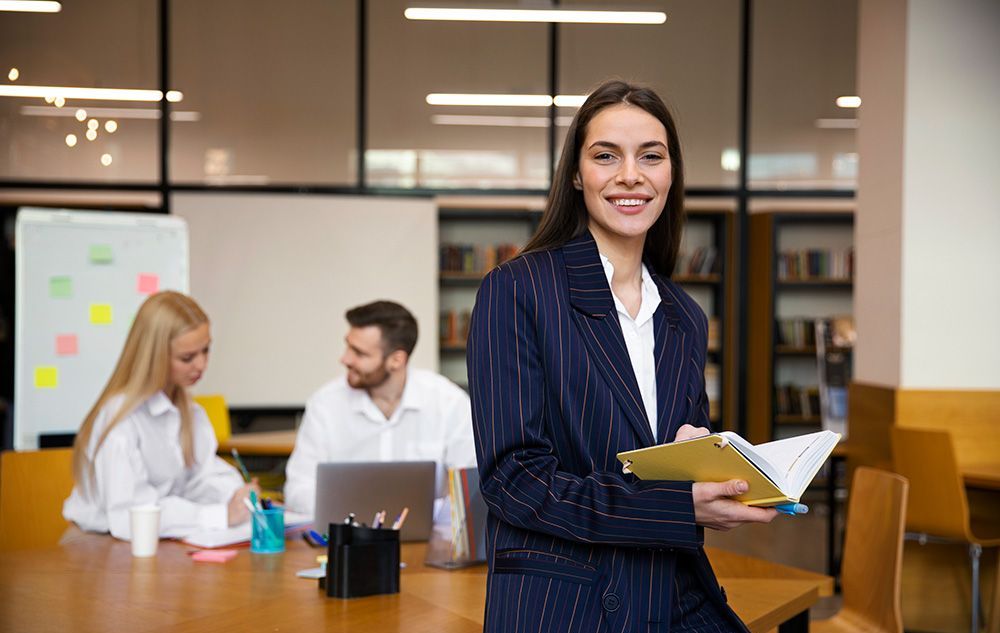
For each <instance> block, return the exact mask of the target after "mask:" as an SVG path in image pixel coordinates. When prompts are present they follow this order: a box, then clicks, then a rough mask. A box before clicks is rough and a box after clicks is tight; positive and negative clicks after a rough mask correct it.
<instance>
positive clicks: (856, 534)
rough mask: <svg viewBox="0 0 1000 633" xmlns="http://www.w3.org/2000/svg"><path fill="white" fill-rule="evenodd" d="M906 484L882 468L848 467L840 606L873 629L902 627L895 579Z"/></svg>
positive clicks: (899, 631) (899, 564)
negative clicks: (850, 476)
mask: <svg viewBox="0 0 1000 633" xmlns="http://www.w3.org/2000/svg"><path fill="white" fill-rule="evenodd" d="M908 487H909V486H908V484H907V482H906V479H904V478H903V477H900V476H899V475H896V474H893V473H890V472H886V471H884V470H877V469H875V468H868V467H860V468H858V469H856V470H855V471H854V481H853V483H852V484H851V499H850V502H849V503H848V508H847V528H846V535H845V539H844V561H843V566H842V567H841V576H840V578H841V586H842V587H843V593H844V606H843V610H844V611H846V612H848V613H849V614H850V617H851V618H852V619H855V620H857V619H859V618H860V619H862V620H863V621H865V622H866V623H867V624H868V625H869V626H872V627H874V628H873V630H876V631H887V632H892V633H902V631H903V612H902V607H901V604H900V582H901V573H902V564H903V525H904V517H905V516H906V499H907V489H908ZM866 628H867V627H866Z"/></svg>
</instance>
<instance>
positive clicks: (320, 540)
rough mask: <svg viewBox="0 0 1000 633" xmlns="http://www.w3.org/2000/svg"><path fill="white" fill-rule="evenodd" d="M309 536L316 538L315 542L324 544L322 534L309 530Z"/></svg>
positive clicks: (324, 540)
mask: <svg viewBox="0 0 1000 633" xmlns="http://www.w3.org/2000/svg"><path fill="white" fill-rule="evenodd" d="M309 536H311V537H313V538H314V539H316V542H317V543H319V544H320V545H326V539H325V538H323V535H322V534H320V533H319V532H317V531H316V530H309Z"/></svg>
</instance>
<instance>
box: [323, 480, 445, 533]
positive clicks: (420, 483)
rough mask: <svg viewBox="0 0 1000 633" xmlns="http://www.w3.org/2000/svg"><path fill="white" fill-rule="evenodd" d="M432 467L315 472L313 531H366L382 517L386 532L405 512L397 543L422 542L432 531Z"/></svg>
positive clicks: (433, 486)
mask: <svg viewBox="0 0 1000 633" xmlns="http://www.w3.org/2000/svg"><path fill="white" fill-rule="evenodd" d="M436 468H437V465H436V464H435V462H432V461H426V462H329V463H323V464H319V465H318V466H317V467H316V519H315V526H316V529H317V530H319V531H321V532H325V531H326V529H327V527H328V526H329V524H330V523H343V522H344V519H345V518H346V517H347V516H348V515H349V514H350V513H352V512H353V513H354V515H355V521H357V522H359V523H364V524H366V525H369V526H370V525H371V524H372V520H373V518H374V517H375V513H376V512H380V511H381V510H385V511H386V520H385V526H384V527H386V528H390V527H392V524H393V522H394V521H395V520H396V518H397V517H398V516H399V513H400V512H402V510H403V508H409V512H408V513H407V516H406V521H405V522H404V523H403V527H402V529H401V530H400V534H399V539H400V540H401V541H426V540H427V539H429V538H430V536H431V531H432V530H433V528H434V493H435V471H436Z"/></svg>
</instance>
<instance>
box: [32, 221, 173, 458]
mask: <svg viewBox="0 0 1000 633" xmlns="http://www.w3.org/2000/svg"><path fill="white" fill-rule="evenodd" d="M15 236H16V240H17V242H16V252H17V254H16V270H17V272H16V289H15V314H16V320H17V324H16V331H15V337H14V340H15V344H14V358H15V360H14V448H15V449H17V450H29V449H34V448H37V447H38V436H39V434H43V433H75V432H76V431H77V429H78V428H79V427H80V424H81V423H82V422H83V418H84V416H86V414H87V411H89V410H90V407H91V406H93V404H94V402H95V401H96V400H97V397H98V395H100V392H101V390H102V389H103V388H104V385H105V384H106V383H107V380H108V378H109V377H110V376H111V371H112V370H113V369H114V365H115V363H116V362H117V360H118V355H119V354H120V353H121V348H122V346H123V345H124V343H125V337H126V335H127V334H128V330H129V327H130V326H131V324H132V320H133V319H134V318H135V313H136V312H137V311H138V309H139V306H140V305H141V304H142V302H143V301H144V300H145V299H146V297H147V296H148V295H149V294H152V293H153V292H156V291H157V290H178V291H180V292H185V293H186V292H188V235H187V225H186V224H185V222H184V220H183V219H181V218H177V217H172V216H166V215H153V214H139V213H117V212H92V211H91V212H84V211H73V210H68V209H62V210H46V209H28V208H25V209H21V210H20V212H19V213H18V215H17V224H16V229H15Z"/></svg>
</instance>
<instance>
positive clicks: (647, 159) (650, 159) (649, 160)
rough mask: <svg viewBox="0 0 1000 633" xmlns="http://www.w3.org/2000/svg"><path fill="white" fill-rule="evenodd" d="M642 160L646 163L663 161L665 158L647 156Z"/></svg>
mask: <svg viewBox="0 0 1000 633" xmlns="http://www.w3.org/2000/svg"><path fill="white" fill-rule="evenodd" d="M642 159H643V160H644V161H646V162H654V161H658V160H663V156H660V155H659V154H645V155H644V156H643V157H642Z"/></svg>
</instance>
